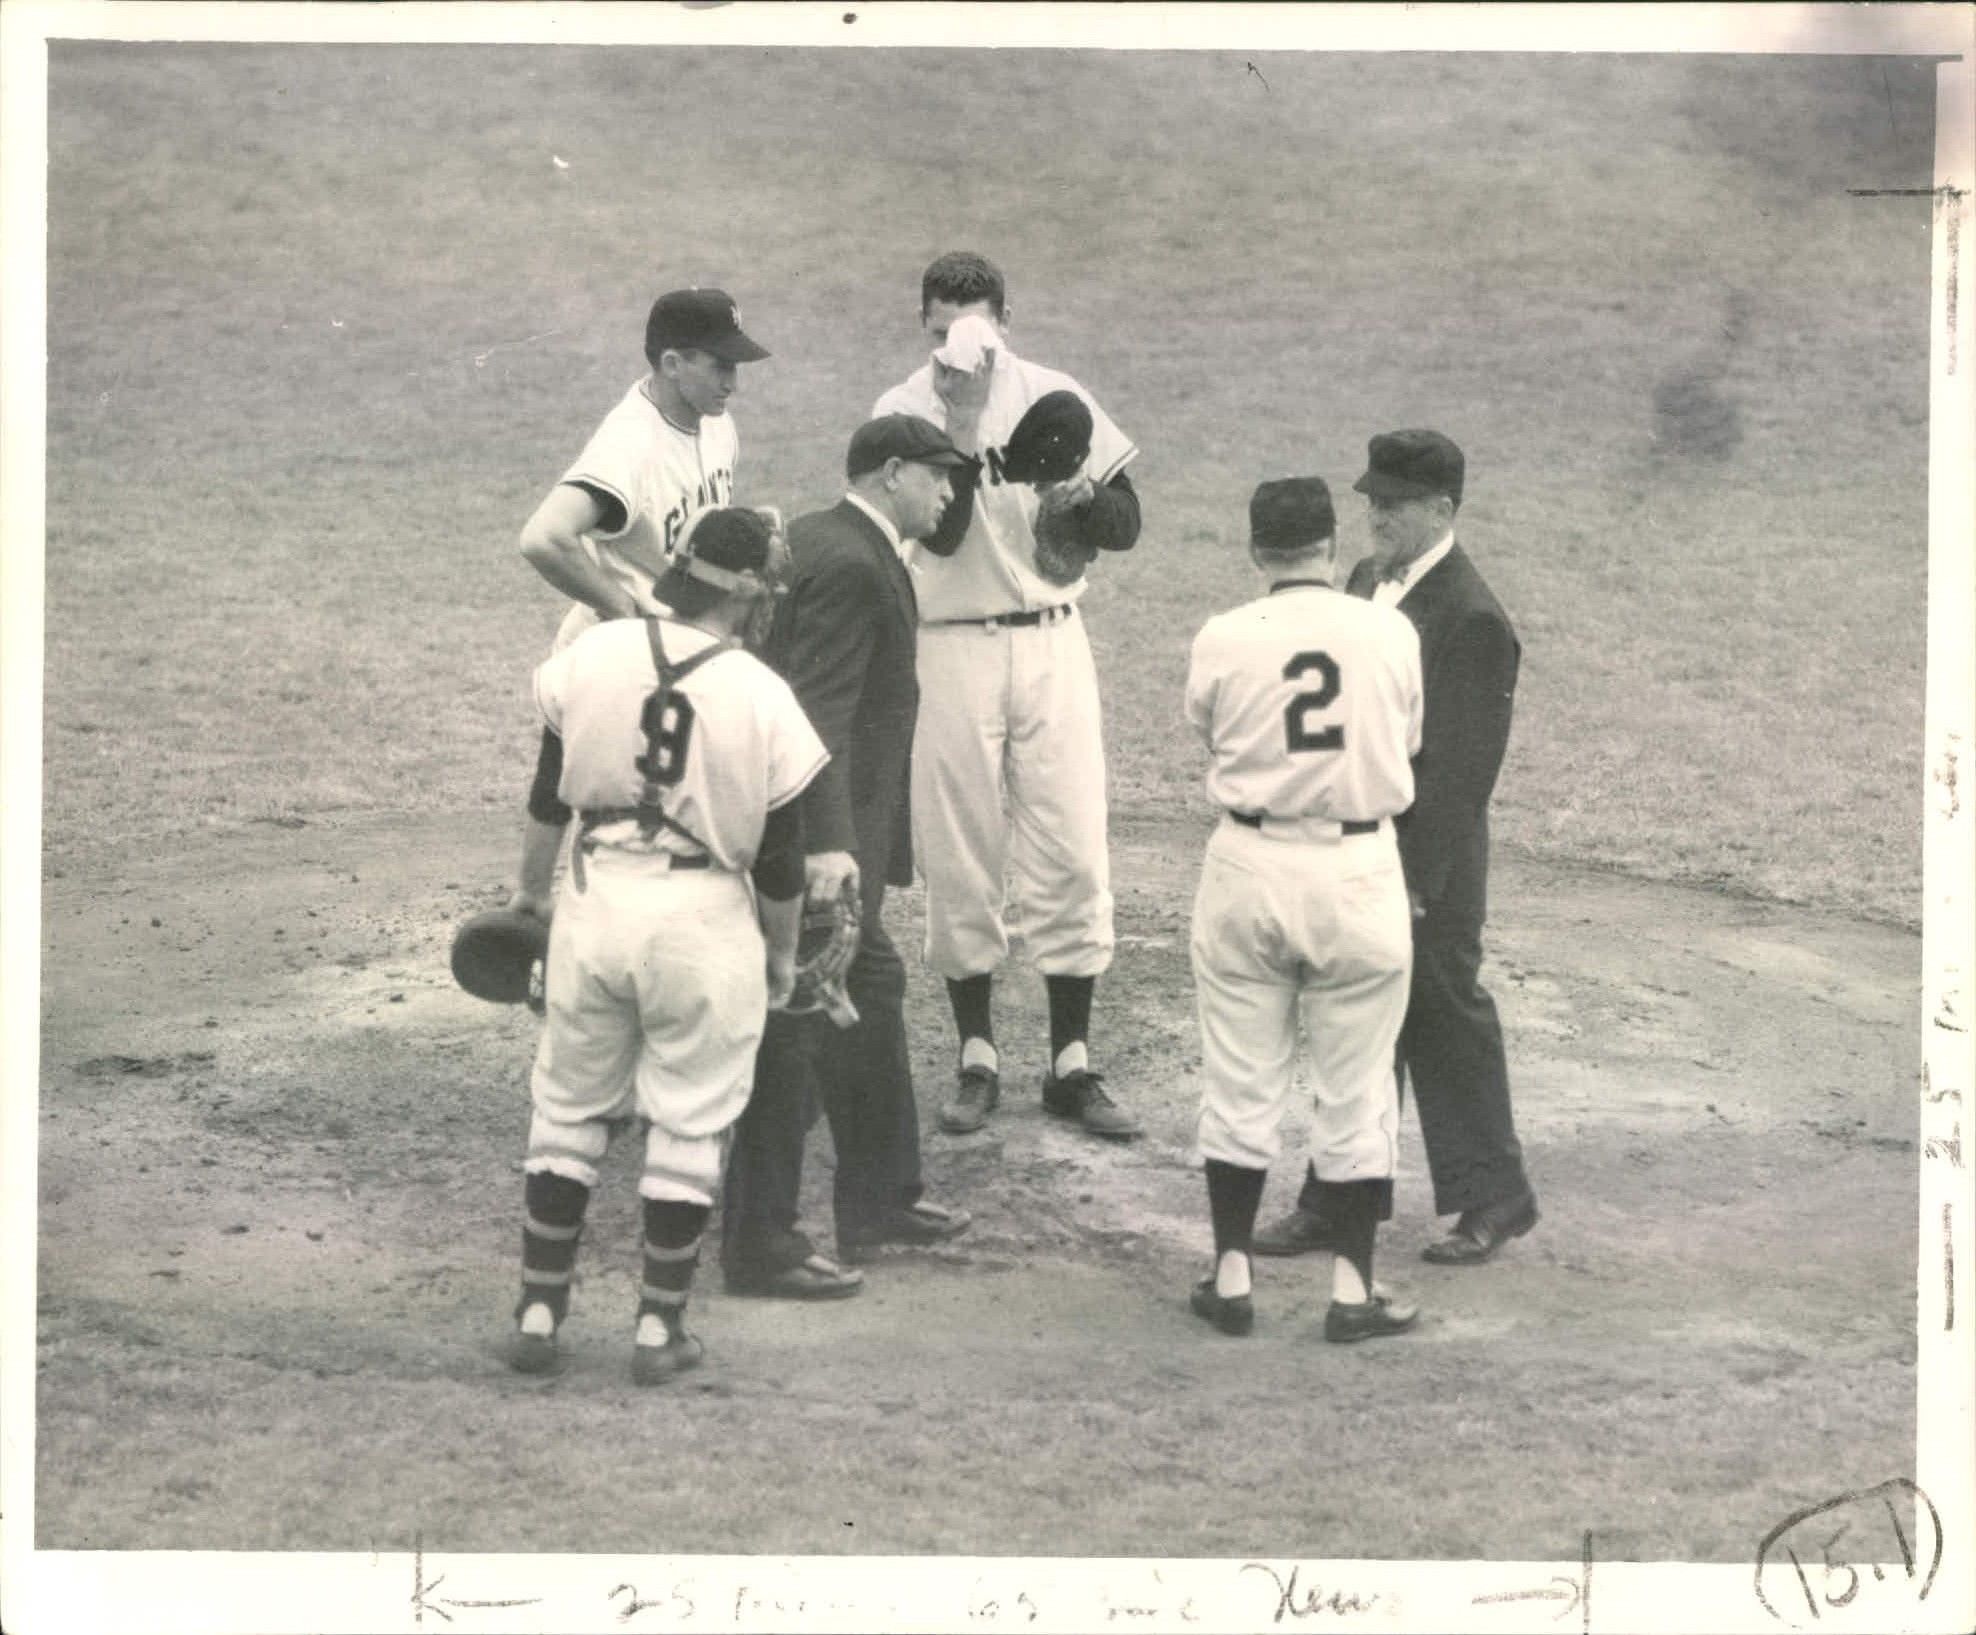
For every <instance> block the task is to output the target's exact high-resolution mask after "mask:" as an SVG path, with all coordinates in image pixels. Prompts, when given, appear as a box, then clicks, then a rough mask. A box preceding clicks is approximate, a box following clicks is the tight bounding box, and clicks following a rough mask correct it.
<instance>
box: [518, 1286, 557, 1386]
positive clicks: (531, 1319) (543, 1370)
mask: <svg viewBox="0 0 1976 1635" xmlns="http://www.w3.org/2000/svg"><path fill="white" fill-rule="evenodd" d="M562 1360H563V1359H562V1353H561V1352H560V1351H559V1350H557V1348H556V1319H555V1315H554V1313H552V1312H551V1311H550V1310H549V1308H548V1307H547V1306H545V1305H543V1304H542V1303H541V1302H540V1301H537V1302H536V1303H534V1304H533V1305H530V1306H528V1307H526V1308H525V1309H524V1310H523V1312H522V1314H521V1318H520V1320H519V1321H518V1322H517V1323H516V1325H515V1332H514V1336H513V1338H512V1339H510V1340H509V1342H508V1366H509V1367H510V1368H512V1369H513V1370H514V1371H515V1372H516V1373H517V1374H553V1373H554V1372H555V1371H556V1370H557V1369H558V1368H560V1367H561V1366H562Z"/></svg>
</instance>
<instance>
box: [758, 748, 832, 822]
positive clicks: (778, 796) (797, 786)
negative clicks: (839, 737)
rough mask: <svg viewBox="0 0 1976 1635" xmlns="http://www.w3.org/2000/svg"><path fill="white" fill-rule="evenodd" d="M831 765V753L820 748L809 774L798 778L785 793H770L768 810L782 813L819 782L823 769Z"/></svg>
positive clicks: (806, 773)
mask: <svg viewBox="0 0 1976 1635" xmlns="http://www.w3.org/2000/svg"><path fill="white" fill-rule="evenodd" d="M829 764H830V751H829V750H827V749H824V748H822V747H819V748H818V750H817V757H816V761H815V763H814V764H813V765H812V766H811V767H810V769H809V770H808V771H807V772H805V773H804V774H803V775H802V776H801V777H800V778H798V779H797V780H796V781H795V782H794V783H793V784H792V785H791V786H790V787H789V788H788V789H787V790H786V791H783V792H781V793H777V792H774V791H771V792H770V794H769V797H768V809H769V810H770V811H771V812H779V811H781V810H782V808H783V807H785V806H787V805H788V804H789V803H790V802H791V801H792V800H794V799H795V798H796V797H797V796H798V795H800V794H802V792H803V791H804V790H805V789H807V788H809V786H810V785H811V784H813V783H815V782H816V780H817V775H818V774H819V773H821V772H822V771H823V769H824V768H825V767H826V766H828V765H829Z"/></svg>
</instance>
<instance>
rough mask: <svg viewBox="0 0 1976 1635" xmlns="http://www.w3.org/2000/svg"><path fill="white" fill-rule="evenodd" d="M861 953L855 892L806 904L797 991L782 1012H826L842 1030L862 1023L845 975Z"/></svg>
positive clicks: (798, 939) (798, 946)
mask: <svg viewBox="0 0 1976 1635" xmlns="http://www.w3.org/2000/svg"><path fill="white" fill-rule="evenodd" d="M857 951H858V899H857V895H856V891H855V888H853V889H851V890H847V891H846V892H844V894H843V895H842V896H840V897H839V898H838V899H837V900H836V901H835V902H832V903H805V904H804V905H803V927H802V930H801V931H800V932H798V933H797V937H796V987H795V991H794V992H793V993H791V994H790V995H789V1002H788V1003H787V1004H785V1005H784V1006H783V1007H782V1009H783V1010H784V1011H785V1012H786V1013H787V1014H788V1015H790V1016H808V1015H809V1014H811V1013H812V1012H813V1011H822V1012H823V1013H824V1014H825V1015H826V1016H828V1017H829V1018H830V1020H831V1021H833V1022H835V1023H836V1024H837V1026H839V1027H840V1028H847V1027H850V1026H851V1025H852V1024H853V1023H854V1022H856V1021H857V1019H858V1008H857V1006H855V1005H853V1004H852V1003H851V1000H850V997H849V995H847V994H846V993H845V992H844V973H845V972H847V971H848V970H850V968H851V960H852V958H853V957H854V956H855V955H856V953H857Z"/></svg>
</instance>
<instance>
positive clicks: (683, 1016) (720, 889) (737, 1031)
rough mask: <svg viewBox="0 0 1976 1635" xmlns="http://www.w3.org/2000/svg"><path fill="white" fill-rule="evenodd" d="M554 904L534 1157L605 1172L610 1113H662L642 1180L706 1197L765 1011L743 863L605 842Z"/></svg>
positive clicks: (584, 1177)
mask: <svg viewBox="0 0 1976 1635" xmlns="http://www.w3.org/2000/svg"><path fill="white" fill-rule="evenodd" d="M584 867H585V873H586V884H585V887H584V889H582V890H577V889H575V888H574V886H573V885H572V886H571V888H570V889H567V890H565V891H564V892H563V894H562V898H561V900H560V901H559V902H558V903H557V905H556V917H555V921H554V923H553V925H552V926H551V929H550V933H549V959H548V969H547V988H548V1010H547V1015H546V1019H545V1024H544V1026H543V1029H542V1041H541V1044H540V1046H539V1047H538V1048H537V1051H536V1055H535V1069H534V1072H533V1074H532V1075H531V1077H530V1081H529V1090H530V1093H531V1095H532V1096H533V1098H534V1101H535V1114H534V1117H533V1119H532V1120H531V1122H530V1125H529V1132H528V1158H527V1160H526V1162H525V1163H524V1165H523V1168H524V1169H526V1170H529V1171H534V1170H550V1171H553V1172H554V1173H556V1174H558V1175H566V1176H568V1177H569V1178H570V1179H571V1180H574V1181H580V1182H582V1183H583V1184H584V1185H585V1186H595V1185H596V1184H597V1169H596V1166H597V1164H598V1162H599V1161H600V1160H601V1159H602V1158H603V1156H604V1150H605V1147H606V1145H607V1144H608V1142H609V1139H610V1125H609V1120H611V1119H613V1118H616V1117H621V1116H623V1115H625V1114H628V1113H632V1112H636V1113H639V1114H641V1115H643V1117H645V1118H646V1119H648V1120H649V1121H650V1129H649V1130H648V1131H647V1133H646V1137H645V1163H644V1172H643V1174H642V1176H641V1178H640V1180H639V1184H638V1190H639V1192H640V1193H641V1194H642V1195H643V1196H645V1197H647V1198H675V1199H680V1200H683V1201H685V1202H688V1203H702V1204H710V1203H712V1202H713V1195H714V1191H715V1188H716V1187H717V1185H718V1183H719V1180H720V1167H721V1156H722V1142H723V1137H724V1136H725V1135H726V1133H727V1130H728V1128H729V1127H730V1126H731V1125H732V1124H733V1123H734V1121H735V1120H736V1119H737V1118H739V1117H740V1116H741V1110H742V1108H743V1107H745V1106H746V1105H747V1102H748V1090H749V1086H750V1084H751V1082H752V1080H753V1075H754V1063H755V1049H756V1046H758V1045H759V1044H760V1043H761V1037H762V1027H763V1024H764V1021H765V1019H766V1016H767V1006H768V977H767V970H766V966H765V950H764V947H763V943H762V934H761V928H760V926H759V924H758V923H757V921H756V918H755V903H754V896H753V893H752V892H751V890H750V888H749V885H748V882H747V881H746V880H745V879H743V878H742V877H741V876H740V875H737V874H731V873H729V872H727V871H725V870H721V869H676V868H673V867H671V866H670V865H669V863H668V861H667V859H666V858H665V857H664V856H663V855H659V854H645V853H637V852H627V851H619V850H616V849H614V848H612V847H608V846H599V847H597V848H596V849H595V850H593V851H592V852H590V853H589V854H588V855H587V856H586V857H585V858H584Z"/></svg>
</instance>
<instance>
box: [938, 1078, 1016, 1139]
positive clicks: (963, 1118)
mask: <svg viewBox="0 0 1976 1635" xmlns="http://www.w3.org/2000/svg"><path fill="white" fill-rule="evenodd" d="M1001 1099H1002V1080H1001V1077H1000V1075H998V1074H997V1073H996V1072H995V1070H994V1069H993V1068H992V1067H964V1068H962V1069H961V1072H960V1079H959V1081H958V1082H957V1083H956V1084H955V1086H954V1099H953V1100H952V1101H950V1102H948V1103H947V1105H946V1106H944V1107H942V1108H941V1109H940V1128H941V1129H943V1130H945V1131H946V1132H947V1133H948V1134H949V1135H972V1134H974V1132H975V1131H976V1130H978V1129H980V1128H981V1127H982V1125H984V1124H986V1123H987V1122H988V1115H989V1114H990V1113H992V1112H993V1111H994V1110H995V1108H996V1106H997V1104H998V1103H999V1102H1000V1101H1001Z"/></svg>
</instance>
